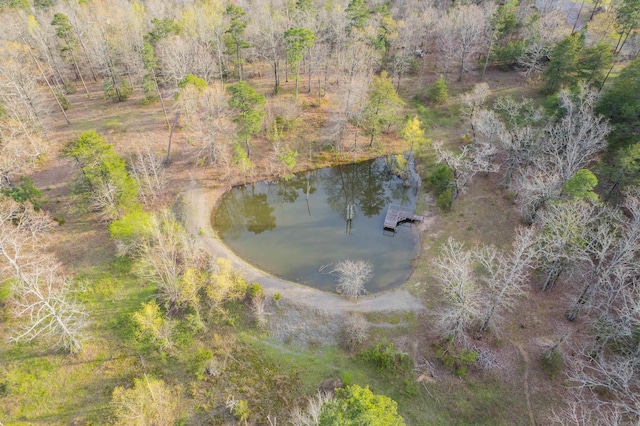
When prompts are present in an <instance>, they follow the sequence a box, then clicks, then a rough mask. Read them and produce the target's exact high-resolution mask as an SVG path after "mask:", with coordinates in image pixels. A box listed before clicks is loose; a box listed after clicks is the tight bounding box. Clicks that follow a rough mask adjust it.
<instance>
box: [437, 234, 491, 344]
mask: <svg viewBox="0 0 640 426" xmlns="http://www.w3.org/2000/svg"><path fill="white" fill-rule="evenodd" d="M475 257H476V256H475V255H474V253H472V252H471V251H467V250H465V249H464V248H463V247H462V244H460V243H458V242H456V241H454V240H453V239H452V238H449V239H448V240H447V243H446V244H445V245H444V247H443V248H442V250H441V253H440V255H439V256H438V257H437V258H436V260H435V261H434V267H435V271H434V273H435V277H436V278H437V279H438V280H439V281H440V282H441V283H442V285H443V286H444V292H445V295H446V297H447V301H448V304H447V306H444V307H442V308H441V309H439V310H438V311H437V314H436V315H437V328H438V330H439V332H440V334H441V335H442V336H443V337H445V338H447V339H451V340H453V341H455V342H457V343H460V344H462V345H467V344H468V336H467V331H468V330H469V329H470V328H471V327H472V326H474V325H477V323H478V321H479V320H480V318H481V317H482V312H484V311H485V301H484V298H483V296H482V290H481V289H480V287H479V285H478V283H477V279H476V276H475V273H474V267H475Z"/></svg>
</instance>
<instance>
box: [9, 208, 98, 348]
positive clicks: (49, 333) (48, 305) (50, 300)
mask: <svg viewBox="0 0 640 426" xmlns="http://www.w3.org/2000/svg"><path fill="white" fill-rule="evenodd" d="M52 222H53V221H52V220H51V218H50V217H49V216H48V215H47V214H46V213H44V212H36V211H34V210H33V207H32V206H31V205H30V204H28V203H26V204H19V203H17V202H15V201H13V200H12V199H4V200H1V201H0V255H2V257H0V259H3V260H4V262H1V263H0V266H2V269H0V276H2V277H4V278H9V279H10V282H11V286H12V294H13V295H14V297H13V299H12V304H13V314H14V315H15V316H16V317H17V318H19V319H20V320H22V321H23V323H22V324H21V325H20V326H19V329H18V330H17V331H15V332H14V334H13V335H12V336H11V337H10V340H11V341H15V342H20V341H31V340H34V339H43V340H45V341H47V342H50V343H51V345H52V347H54V348H62V349H64V350H67V351H69V352H73V353H75V352H79V351H80V350H81V349H82V342H83V340H84V338H85V329H86V326H87V324H88V321H87V313H86V311H85V310H84V308H83V307H82V306H81V305H79V304H78V303H76V302H75V300H74V298H73V288H72V286H71V281H70V279H68V278H66V277H64V276H63V275H62V274H61V273H60V272H59V269H60V265H59V264H57V263H56V262H55V261H54V260H53V258H52V257H51V256H50V255H48V254H46V253H44V252H43V251H42V248H41V246H42V244H43V243H44V240H45V234H46V232H47V231H48V230H49V229H50V228H51V224H52ZM5 262H6V263H5ZM7 264H8V265H7Z"/></svg>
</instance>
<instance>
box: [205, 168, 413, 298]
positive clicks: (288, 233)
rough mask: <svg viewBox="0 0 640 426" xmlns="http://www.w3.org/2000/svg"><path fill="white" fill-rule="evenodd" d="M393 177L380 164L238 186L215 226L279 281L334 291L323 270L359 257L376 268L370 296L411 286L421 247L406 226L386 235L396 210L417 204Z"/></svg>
mask: <svg viewBox="0 0 640 426" xmlns="http://www.w3.org/2000/svg"><path fill="white" fill-rule="evenodd" d="M394 170H395V169H394V167H393V161H390V160H388V159H385V158H380V159H377V160H373V161H367V162H363V163H358V164H350V165H348V166H340V167H334V168H328V169H319V170H314V171H309V172H304V173H299V174H296V175H294V176H293V177H291V178H290V179H288V180H281V181H277V182H258V183H255V184H251V185H247V186H242V187H237V188H234V189H233V190H231V191H230V192H229V193H227V194H226V195H225V196H224V197H223V199H222V200H221V202H220V204H219V206H218V208H217V211H216V212H214V214H213V215H212V224H213V226H214V228H215V229H216V230H217V232H218V234H219V235H220V237H221V238H222V239H223V240H224V241H225V243H226V244H227V245H228V246H230V247H231V248H232V249H233V250H234V251H235V252H236V253H237V254H238V255H239V256H241V257H243V258H245V259H246V260H248V261H249V262H251V263H253V264H255V265H257V266H259V267H260V268H262V269H264V270H266V271H269V272H272V273H274V274H275V275H278V276H282V277H284V278H287V279H289V280H292V281H297V282H301V283H304V284H307V285H310V286H313V287H317V288H321V289H324V290H332V289H333V288H334V279H333V277H331V276H327V275H326V274H322V273H321V272H319V271H318V269H319V268H320V267H321V266H323V265H327V264H331V263H334V262H337V261H339V260H341V259H346V258H348V259H360V258H361V259H367V260H369V261H371V262H372V263H373V264H374V265H375V267H374V277H373V279H372V281H371V283H370V284H369V286H368V290H369V291H371V292H373V291H379V290H383V289H386V288H389V287H392V286H394V285H397V284H399V283H400V282H403V281H404V280H406V279H408V277H409V275H410V274H411V260H412V258H413V257H414V255H415V253H416V250H417V242H418V240H417V236H416V235H415V233H414V232H413V231H412V230H411V228H408V227H407V228H400V230H399V232H398V234H397V235H396V236H394V237H389V236H384V235H383V233H382V224H383V222H384V215H385V214H386V210H387V208H386V207H387V206H388V205H389V204H390V203H395V204H401V205H405V206H408V207H411V208H413V207H414V205H415V192H416V191H415V188H411V187H407V186H406V185H405V182H406V181H405V180H403V179H400V178H398V177H397V175H396V173H395V172H394ZM350 206H351V207H350ZM350 212H351V213H350ZM350 214H351V217H352V220H351V221H349V220H348V219H349V215H350ZM345 226H346V228H345ZM345 230H346V232H345Z"/></svg>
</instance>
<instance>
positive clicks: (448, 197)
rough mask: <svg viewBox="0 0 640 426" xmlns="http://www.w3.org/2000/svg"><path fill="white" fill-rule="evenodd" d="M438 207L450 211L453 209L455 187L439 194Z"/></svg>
mask: <svg viewBox="0 0 640 426" xmlns="http://www.w3.org/2000/svg"><path fill="white" fill-rule="evenodd" d="M436 204H437V205H438V208H440V209H441V210H442V211H445V212H448V211H450V210H451V204H453V188H448V189H447V190H446V191H444V192H443V193H442V194H440V195H439V196H438V200H437V201H436Z"/></svg>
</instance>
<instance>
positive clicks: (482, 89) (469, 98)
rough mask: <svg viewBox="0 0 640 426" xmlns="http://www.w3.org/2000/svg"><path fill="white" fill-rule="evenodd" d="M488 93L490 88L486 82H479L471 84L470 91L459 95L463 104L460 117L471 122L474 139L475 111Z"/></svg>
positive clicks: (482, 103)
mask: <svg viewBox="0 0 640 426" xmlns="http://www.w3.org/2000/svg"><path fill="white" fill-rule="evenodd" d="M490 94H491V89H490V88H489V85H488V84H487V83H479V84H476V85H475V86H473V89H472V90H471V91H470V92H467V93H465V94H463V95H462V96H461V97H460V100H461V102H462V106H463V110H462V117H464V118H465V119H466V120H467V121H469V123H470V124H471V132H472V136H473V138H474V139H475V137H476V131H475V127H474V124H475V118H476V111H478V110H479V109H480V108H481V107H482V105H484V103H485V101H486V100H487V97H488V96H489V95H490Z"/></svg>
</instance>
